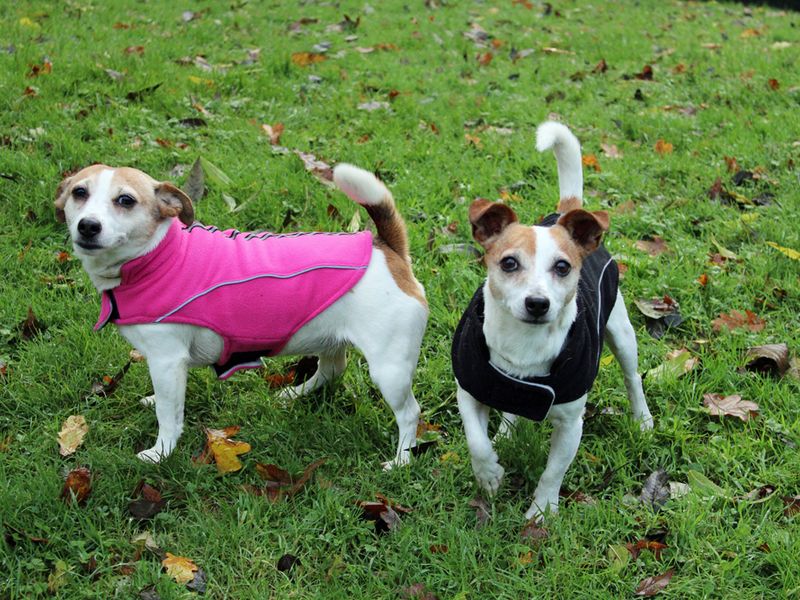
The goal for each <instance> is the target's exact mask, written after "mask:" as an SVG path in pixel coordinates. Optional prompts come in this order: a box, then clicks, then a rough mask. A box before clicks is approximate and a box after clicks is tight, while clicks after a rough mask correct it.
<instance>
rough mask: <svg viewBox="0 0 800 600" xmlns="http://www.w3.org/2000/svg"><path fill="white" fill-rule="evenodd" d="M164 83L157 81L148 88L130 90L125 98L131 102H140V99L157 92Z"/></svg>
mask: <svg viewBox="0 0 800 600" xmlns="http://www.w3.org/2000/svg"><path fill="white" fill-rule="evenodd" d="M162 85H163V82H158V83H156V84H154V85H150V86H147V87H146V88H142V89H140V90H136V91H133V92H128V93H127V94H125V98H126V99H127V100H129V101H130V102H138V101H139V100H141V99H142V98H144V97H145V96H149V95H150V94H152V93H153V92H155V91H156V90H157V89H158V88H160V87H161V86H162Z"/></svg>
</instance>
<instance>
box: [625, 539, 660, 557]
mask: <svg viewBox="0 0 800 600" xmlns="http://www.w3.org/2000/svg"><path fill="white" fill-rule="evenodd" d="M625 547H626V548H627V549H628V552H630V553H631V558H633V560H636V559H637V558H639V554H641V552H642V550H649V551H650V552H652V553H653V557H654V558H655V559H656V560H661V551H662V550H664V549H665V548H666V547H667V545H666V544H662V543H661V542H657V541H655V540H648V539H644V540H637V541H636V542H633V543H628V544H625Z"/></svg>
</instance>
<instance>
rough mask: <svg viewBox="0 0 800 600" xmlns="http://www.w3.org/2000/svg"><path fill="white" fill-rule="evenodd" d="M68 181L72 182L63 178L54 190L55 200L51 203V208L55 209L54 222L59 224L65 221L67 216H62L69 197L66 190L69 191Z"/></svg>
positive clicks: (70, 179) (68, 178)
mask: <svg viewBox="0 0 800 600" xmlns="http://www.w3.org/2000/svg"><path fill="white" fill-rule="evenodd" d="M70 181H72V177H65V178H64V179H63V180H62V181H61V183H59V184H58V187H57V188H56V199H55V201H54V202H53V206H55V207H56V220H57V221H59V222H61V223H63V222H64V221H66V220H67V216H66V215H65V214H64V207H65V206H66V205H67V198H68V197H69V194H68V193H67V190H69V184H70Z"/></svg>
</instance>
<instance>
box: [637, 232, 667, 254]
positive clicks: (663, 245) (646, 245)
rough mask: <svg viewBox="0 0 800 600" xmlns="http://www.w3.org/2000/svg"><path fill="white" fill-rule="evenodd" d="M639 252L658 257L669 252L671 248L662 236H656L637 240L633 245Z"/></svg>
mask: <svg viewBox="0 0 800 600" xmlns="http://www.w3.org/2000/svg"><path fill="white" fill-rule="evenodd" d="M633 246H634V247H635V248H636V249H637V250H641V251H642V252H647V253H648V254H649V255H650V256H658V255H659V254H664V253H665V252H668V251H669V246H667V242H665V241H664V240H663V239H662V238H661V237H660V236H657V235H654V236H652V237H650V238H649V239H643V240H637V241H636V243H635V244H634V245H633Z"/></svg>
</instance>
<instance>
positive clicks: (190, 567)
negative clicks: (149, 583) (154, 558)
mask: <svg viewBox="0 0 800 600" xmlns="http://www.w3.org/2000/svg"><path fill="white" fill-rule="evenodd" d="M161 566H162V567H164V568H165V569H166V570H167V575H169V576H170V577H172V578H173V579H174V580H175V581H177V582H178V583H180V584H182V585H186V584H187V583H189V582H190V581H191V580H192V579H194V572H195V571H197V569H198V568H199V567H198V566H197V565H196V564H194V563H193V562H192V561H190V560H189V559H188V558H186V557H184V556H175V555H174V554H171V553H169V552H167V558H165V559H164V560H162V561H161Z"/></svg>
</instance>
